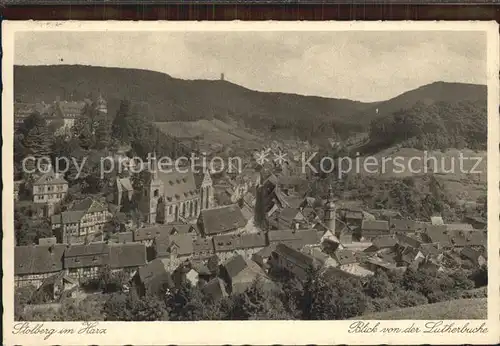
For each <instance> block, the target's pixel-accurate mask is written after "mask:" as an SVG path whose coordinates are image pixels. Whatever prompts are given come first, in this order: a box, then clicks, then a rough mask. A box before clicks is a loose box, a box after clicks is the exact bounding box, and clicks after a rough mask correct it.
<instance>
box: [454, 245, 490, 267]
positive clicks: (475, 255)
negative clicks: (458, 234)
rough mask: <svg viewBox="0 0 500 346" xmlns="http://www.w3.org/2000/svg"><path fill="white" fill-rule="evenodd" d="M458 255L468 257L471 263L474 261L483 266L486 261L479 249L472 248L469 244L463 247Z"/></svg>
mask: <svg viewBox="0 0 500 346" xmlns="http://www.w3.org/2000/svg"><path fill="white" fill-rule="evenodd" d="M460 255H461V256H462V257H463V258H467V259H469V260H470V261H471V262H472V263H474V264H475V265H477V266H483V265H485V264H487V263H488V261H487V259H486V258H485V256H484V255H483V253H482V252H481V251H477V250H474V249H473V248H471V247H470V246H466V247H464V248H463V249H462V250H461V251H460Z"/></svg>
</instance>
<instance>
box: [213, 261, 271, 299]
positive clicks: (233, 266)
mask: <svg viewBox="0 0 500 346" xmlns="http://www.w3.org/2000/svg"><path fill="white" fill-rule="evenodd" d="M221 277H222V278H223V279H224V281H225V282H226V284H227V287H228V291H229V293H232V294H235V293H236V294H237V293H243V292H245V291H246V290H247V289H248V288H249V287H251V285H252V284H253V283H254V281H255V280H262V281H263V282H264V283H265V285H266V286H268V287H269V286H271V282H270V280H269V279H268V278H267V275H266V273H265V272H264V270H263V269H262V268H261V267H259V265H258V264H257V263H255V262H254V261H252V260H247V259H245V258H243V256H241V255H236V256H234V257H232V258H230V259H229V260H228V261H226V262H225V263H224V264H223V265H222V266H221Z"/></svg>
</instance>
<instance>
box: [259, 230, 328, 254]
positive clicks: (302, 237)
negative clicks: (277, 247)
mask: <svg viewBox="0 0 500 346" xmlns="http://www.w3.org/2000/svg"><path fill="white" fill-rule="evenodd" d="M322 236H323V232H320V231H317V230H315V229H308V230H294V229H289V230H279V231H269V232H267V239H268V243H269V244H285V245H287V246H289V247H292V248H294V249H298V250H300V249H302V248H303V247H304V246H306V245H311V246H320V245H321V237H322Z"/></svg>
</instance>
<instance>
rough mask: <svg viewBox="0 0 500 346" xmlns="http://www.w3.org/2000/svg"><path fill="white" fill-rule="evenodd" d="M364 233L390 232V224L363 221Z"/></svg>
mask: <svg viewBox="0 0 500 346" xmlns="http://www.w3.org/2000/svg"><path fill="white" fill-rule="evenodd" d="M361 230H362V231H387V232H388V231H389V222H387V221H383V220H363V223H362V224H361Z"/></svg>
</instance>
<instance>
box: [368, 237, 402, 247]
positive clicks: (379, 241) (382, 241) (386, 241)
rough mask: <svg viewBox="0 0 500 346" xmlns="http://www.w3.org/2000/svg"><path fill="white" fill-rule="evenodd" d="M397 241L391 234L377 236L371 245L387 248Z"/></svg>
mask: <svg viewBox="0 0 500 346" xmlns="http://www.w3.org/2000/svg"><path fill="white" fill-rule="evenodd" d="M396 244H397V241H396V239H395V238H394V237H392V236H378V237H376V238H374V239H373V240H372V245H373V246H375V247H376V248H378V249H387V248H392V247H394V246H396Z"/></svg>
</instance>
